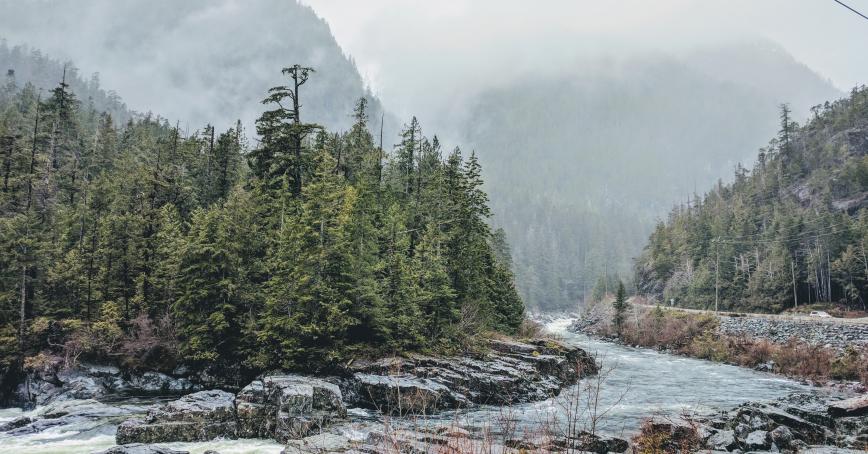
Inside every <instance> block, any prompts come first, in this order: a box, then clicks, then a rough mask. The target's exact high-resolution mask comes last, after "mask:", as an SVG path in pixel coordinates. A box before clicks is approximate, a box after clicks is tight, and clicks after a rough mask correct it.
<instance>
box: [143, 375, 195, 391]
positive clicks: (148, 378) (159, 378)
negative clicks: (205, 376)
mask: <svg viewBox="0 0 868 454" xmlns="http://www.w3.org/2000/svg"><path fill="white" fill-rule="evenodd" d="M128 387H129V388H130V389H133V390H136V391H140V392H145V393H153V394H156V393H181V392H185V391H190V390H193V389H196V386H195V385H194V384H193V383H192V382H190V380H189V379H186V378H174V377H170V376H168V375H166V374H162V373H160V372H150V371H149V372H144V373H142V374H141V375H134V376H132V377H130V380H129V384H128Z"/></svg>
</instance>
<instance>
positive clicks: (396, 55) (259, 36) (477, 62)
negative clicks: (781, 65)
mask: <svg viewBox="0 0 868 454" xmlns="http://www.w3.org/2000/svg"><path fill="white" fill-rule="evenodd" d="M853 2H854V6H856V7H859V6H862V7H863V9H868V2H865V1H864V0H853ZM293 3H294V2H293V1H292V0H285V1H261V0H260V1H252V2H244V1H240V0H213V1H185V2H172V1H147V2H144V1H125V2H115V1H109V0H89V1H71V0H67V1H53V0H31V1H26V2H22V1H18V0H0V8H2V11H3V14H2V15H0V36H2V37H4V38H6V39H7V40H8V41H9V44H10V45H15V44H29V45H30V46H33V47H36V48H38V49H41V50H43V51H44V52H47V53H49V54H50V55H53V56H55V57H58V58H62V59H71V60H73V61H74V62H75V64H76V65H77V66H78V67H79V68H80V69H81V72H82V73H83V74H90V73H92V72H99V73H100V75H101V77H102V81H103V85H104V86H106V87H108V88H110V89H113V90H115V91H117V92H118V93H119V94H121V96H122V97H123V99H124V100H125V101H127V103H128V104H129V105H130V106H131V107H132V108H134V109H136V110H140V111H147V110H153V111H155V112H159V113H160V114H162V115H164V116H166V117H169V118H172V119H180V120H182V121H188V122H192V123H194V124H198V123H201V122H203V121H218V122H219V121H221V120H223V118H221V115H223V112H221V110H225V109H226V108H228V107H229V106H232V105H237V104H246V105H247V106H248V107H246V109H245V110H246V111H245V112H243V116H244V117H245V119H247V120H250V119H252V118H253V116H254V115H255V110H256V109H257V108H258V106H257V104H256V103H255V101H258V100H253V101H254V102H250V103H248V102H247V100H246V99H237V97H238V94H239V92H241V93H247V92H246V91H245V90H243V89H240V90H236V89H235V88H239V87H242V86H244V85H245V84H251V83H256V82H258V81H263V80H269V81H273V80H278V78H277V77H276V76H275V75H274V74H275V70H276V69H278V68H280V67H281V66H283V65H286V64H289V63H294V62H292V61H288V60H290V59H291V58H292V57H293V55H292V54H291V53H287V52H284V53H282V54H281V53H280V52H263V51H262V49H279V48H280V47H281V46H286V45H288V43H286V42H281V40H283V41H285V40H286V38H287V37H288V36H299V35H291V34H287V33H290V32H287V31H286V30H285V29H291V28H293V27H294V23H293V19H294V17H295V16H296V14H294V13H293V10H294V9H295V8H292V7H293V6H294V5H293ZM304 3H306V4H308V5H310V6H312V7H313V8H314V10H315V12H316V14H317V15H319V16H320V17H322V18H324V19H325V20H326V21H327V22H328V24H329V26H330V27H331V31H332V33H333V34H334V35H335V37H336V39H337V43H338V44H339V45H340V46H341V47H342V48H343V50H344V51H345V52H346V53H347V54H348V55H350V56H352V58H353V59H354V60H355V62H356V63H357V65H358V66H359V69H360V73H361V75H362V77H363V78H364V81H365V82H366V83H367V84H368V85H369V86H370V87H371V88H372V89H373V90H374V92H375V93H376V94H377V95H379V96H380V98H381V99H382V100H383V101H384V102H385V105H386V106H387V108H388V109H390V110H391V111H392V112H394V113H396V114H398V115H399V116H400V117H401V118H407V117H409V116H410V115H413V114H415V115H418V116H419V117H420V118H421V119H422V120H423V124H424V125H427V129H428V130H429V131H434V130H438V131H441V132H446V131H444V130H446V129H449V128H450V125H449V124H448V122H444V121H443V119H448V118H451V117H452V116H453V115H454V114H455V113H456V111H458V113H460V111H461V109H462V102H461V101H462V99H463V98H465V97H467V96H469V95H471V94H473V93H475V92H476V91H479V90H480V89H482V88H492V86H496V85H499V84H507V83H509V82H510V81H511V80H514V79H515V78H516V76H521V75H524V74H528V73H557V72H559V71H561V70H563V68H565V67H573V66H575V64H576V62H577V61H581V60H582V59H583V58H585V57H587V56H588V55H591V56H606V57H610V58H616V57H617V58H620V59H623V58H625V57H626V56H627V55H629V54H631V53H647V52H663V53H668V54H678V53H683V52H688V51H690V50H691V49H694V48H697V47H702V46H706V45H709V44H714V43H720V42H726V41H729V40H733V39H744V38H745V37H764V38H767V39H770V40H772V41H774V42H777V43H779V44H780V45H782V46H783V48H784V49H786V50H787V51H788V52H790V53H791V54H792V55H794V56H795V58H796V59H797V60H799V61H801V62H803V63H805V64H806V65H807V66H809V67H810V68H812V69H813V70H815V71H817V72H818V73H819V74H820V75H822V76H823V77H827V78H829V79H831V80H832V82H833V83H834V84H835V85H836V86H837V87H838V88H840V89H843V90H846V89H848V88H850V87H852V86H854V85H856V84H857V83H862V82H864V79H863V75H864V74H866V73H868V53H866V52H864V43H865V42H868V26H866V21H865V20H863V19H861V18H859V17H858V16H856V15H854V14H852V13H851V12H849V11H847V10H845V9H844V8H842V7H840V6H839V5H837V4H835V3H834V2H831V1H816V0H799V1H787V0H764V1H761V2H758V1H754V0H734V1H731V0H710V1H688V0H660V1H654V2H647V1H644V0H621V1H617V2H596V1H574V0H551V1H546V2H541V3H540V4H533V6H531V3H528V2H525V1H517V0H507V1H503V0H473V1H470V0H466V1H459V0H450V1H444V2H430V1H424V0H411V1H405V0H374V1H365V2H356V1H348V0H304ZM540 5H542V6H540ZM281 29H283V30H281ZM289 44H290V45H291V43H289ZM241 52H250V53H251V54H252V55H251V56H250V57H249V58H245V59H244V60H241V61H239V60H237V59H233V58H232V56H233V55H237V54H239V53H241ZM284 57H285V58H284ZM239 63H241V64H240V65H239ZM313 63H316V62H311V64H313ZM230 64H233V65H234V67H230V66H229V65H230ZM203 68H209V70H211V71H209V73H208V74H207V77H203V76H202V74H201V73H200V72H201V71H202V69H203ZM212 69H213V70H212ZM232 115H237V114H236V113H233V114H232ZM232 120H233V119H231V118H230V119H228V121H232Z"/></svg>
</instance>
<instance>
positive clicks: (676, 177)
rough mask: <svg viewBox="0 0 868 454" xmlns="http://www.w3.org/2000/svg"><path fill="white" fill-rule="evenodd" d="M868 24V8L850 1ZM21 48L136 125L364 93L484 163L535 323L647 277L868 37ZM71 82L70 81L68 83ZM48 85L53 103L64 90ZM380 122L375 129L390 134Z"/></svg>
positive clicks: (263, 27)
mask: <svg viewBox="0 0 868 454" xmlns="http://www.w3.org/2000/svg"><path fill="white" fill-rule="evenodd" d="M850 2H851V3H852V4H853V6H854V7H856V8H857V9H861V10H863V11H868V0H850ZM0 10H2V12H3V14H2V15H0V37H2V38H5V39H6V40H7V41H8V44H9V45H10V46H14V45H18V44H26V45H29V46H32V47H33V48H36V49H40V50H42V51H43V52H45V53H47V54H49V55H51V56H53V57H56V58H60V59H69V60H71V61H73V62H74V64H75V65H76V66H77V67H78V68H79V69H80V71H79V73H80V74H84V75H87V74H90V73H92V72H99V73H100V76H101V81H102V85H103V86H104V87H105V88H107V89H111V90H115V91H116V92H117V93H118V94H119V95H120V96H121V98H122V99H123V100H124V101H125V102H126V104H127V105H128V106H130V107H131V108H132V109H134V110H137V111H142V112H145V111H153V112H155V113H157V114H159V115H162V116H163V117H165V118H168V119H169V120H170V121H175V120H178V121H181V122H182V124H186V125H188V127H189V128H191V129H195V128H197V127H201V126H202V125H204V124H205V123H206V122H212V123H216V124H217V125H218V126H221V127H225V126H228V125H230V124H232V123H233V122H234V121H235V119H236V118H241V119H242V121H243V122H244V123H245V124H247V125H248V127H250V126H252V124H253V120H254V119H255V118H256V116H257V115H258V114H259V112H261V110H262V106H261V105H260V103H259V100H260V99H261V98H262V96H263V95H264V93H265V90H266V89H267V88H268V87H270V86H272V85H274V84H277V83H279V82H280V80H281V78H280V74H279V69H280V68H281V67H283V66H287V65H290V64H294V63H301V64H305V65H311V66H314V67H316V68H317V73H316V74H315V76H314V77H313V78H312V79H311V81H310V82H309V84H308V85H306V86H305V89H304V91H303V95H302V96H303V100H302V104H303V112H304V113H303V115H304V116H305V118H306V119H311V120H313V121H317V122H320V123H323V124H325V125H326V126H329V127H331V128H337V129H345V128H347V126H348V124H349V113H350V111H351V109H352V105H353V102H354V101H355V99H357V98H358V97H359V96H368V97H369V98H370V100H371V106H372V109H373V112H372V115H371V118H372V119H377V118H379V117H380V115H379V113H381V112H382V111H385V112H387V114H386V115H385V124H386V125H385V139H384V142H385V144H386V146H387V148H388V147H389V145H391V144H394V143H397V142H398V138H397V131H398V128H399V125H400V123H401V122H408V120H409V118H410V117H411V116H413V115H415V116H417V117H418V118H419V119H420V120H421V123H422V128H423V131H424V132H425V134H426V135H429V136H430V135H433V134H438V135H439V136H440V137H441V139H443V142H445V144H446V145H447V149H449V148H451V147H452V146H454V145H462V146H464V147H465V150H467V149H473V150H476V151H477V152H478V153H479V155H480V158H481V161H482V163H483V164H484V169H485V179H486V189H487V190H488V191H489V193H490V198H491V205H492V208H493V210H494V214H495V216H494V219H493V221H492V223H493V225H494V226H495V227H503V228H504V229H505V230H506V233H507V237H508V238H509V240H510V242H511V243H512V246H513V250H514V252H515V267H516V270H515V271H516V278H517V282H518V283H519V286H520V287H521V290H522V293H523V296H524V297H525V299H526V301H528V302H529V303H530V305H532V306H537V307H540V306H545V305H550V306H557V305H568V304H572V303H573V302H575V301H576V300H577V299H581V298H583V297H584V295H585V294H586V293H587V291H588V288H589V287H590V286H592V285H593V282H594V281H595V280H596V279H598V278H599V276H600V275H601V274H604V273H616V274H618V275H621V276H628V275H629V274H630V273H631V269H632V258H633V257H635V256H636V255H637V254H638V253H639V252H641V248H642V246H643V245H644V244H645V242H646V240H647V237H648V234H649V233H650V232H651V230H652V229H653V226H654V224H655V223H656V221H657V220H658V219H660V218H661V217H663V216H665V215H666V213H667V211H668V209H669V207H672V206H673V205H674V204H679V203H681V204H684V203H689V199H690V198H691V197H694V198H695V196H696V194H701V193H702V192H704V191H705V190H707V188H709V187H711V185H712V184H714V183H715V182H716V181H718V180H719V179H723V180H724V181H725V180H727V179H729V177H730V175H732V169H733V168H734V166H735V165H736V163H738V162H744V163H746V164H747V165H748V166H750V163H751V162H752V160H753V159H754V157H755V156H756V152H757V149H758V148H759V147H761V146H763V145H765V144H766V143H767V141H768V140H769V139H770V138H771V137H772V136H773V135H774V134H775V132H776V130H777V127H778V126H777V125H778V119H777V109H778V106H779V105H780V104H781V103H789V104H791V105H792V107H793V111H794V114H795V116H796V118H798V119H799V120H803V119H804V118H806V116H807V115H808V112H809V110H808V109H809V108H810V107H811V106H813V105H816V104H822V103H823V102H825V101H829V100H833V99H835V98H837V97H839V96H841V95H842V94H843V93H844V92H846V91H848V90H849V89H850V88H851V87H853V86H856V85H860V84H863V83H865V82H866V74H868V53H866V52H865V49H864V45H865V43H866V42H868V21H866V20H865V19H863V18H860V17H858V16H857V15H855V14H853V13H852V12H850V11H848V10H846V9H845V8H843V7H842V6H840V5H838V4H837V3H835V2H833V1H831V0H822V1H821V0H799V1H788V0H763V1H757V0H702V1H700V0H694V1H688V0H655V1H653V2H651V1H647V0H620V1H585V0H581V1H579V0H549V1H544V2H527V1H520V0H464V1H459V0H449V1H440V2H433V1H427V0H372V1H364V2H360V1H350V0H342V1H337V0H303V1H302V3H301V4H299V3H297V2H296V1H294V0H253V1H242V0H189V1H184V2H175V1H171V0H154V1H145V0H132V1H124V2H116V1H110V0H90V1H72V0H68V1H48V0H33V1H28V2H22V1H16V0H0ZM58 78H59V74H58ZM46 88H47V87H46ZM377 126H378V122H376V120H374V123H373V127H374V128H376V127H377Z"/></svg>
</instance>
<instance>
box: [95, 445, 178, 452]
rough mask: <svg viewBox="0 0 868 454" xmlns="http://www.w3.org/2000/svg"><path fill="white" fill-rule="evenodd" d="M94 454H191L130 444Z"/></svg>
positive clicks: (152, 446)
mask: <svg viewBox="0 0 868 454" xmlns="http://www.w3.org/2000/svg"><path fill="white" fill-rule="evenodd" d="M92 454H190V453H189V452H188V451H177V450H174V449H169V448H162V447H160V446H154V445H146V444H142V443H129V444H125V445H121V446H115V447H112V448H108V449H106V450H105V451H94V452H93V453H92Z"/></svg>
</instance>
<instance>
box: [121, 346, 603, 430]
mask: <svg viewBox="0 0 868 454" xmlns="http://www.w3.org/2000/svg"><path fill="white" fill-rule="evenodd" d="M596 371H597V365H596V363H595V362H594V360H593V358H591V356H590V355H588V354H587V353H586V352H584V351H583V350H581V349H578V348H575V347H569V346H566V345H563V344H560V343H558V342H554V341H550V340H537V341H532V342H529V343H520V342H513V341H492V351H491V352H490V353H487V354H482V355H479V356H478V357H472V358H471V357H449V358H435V357H430V356H421V355H412V356H408V357H403V358H389V359H383V360H379V361H373V362H360V363H359V364H357V365H355V366H353V367H352V370H351V371H350V372H351V374H350V375H348V376H346V377H330V378H324V379H320V378H313V377H305V376H299V375H268V376H264V377H262V378H260V379H258V380H255V381H254V382H252V383H251V384H249V385H248V386H246V387H245V388H244V389H242V390H241V391H240V392H239V393H238V394H237V395H233V394H231V393H228V392H225V391H219V390H211V391H200V392H197V393H193V394H190V395H187V396H184V397H182V398H181V399H178V400H176V401H173V402H170V403H168V404H166V405H163V406H161V407H155V408H152V409H150V410H149V411H148V413H147V416H146V417H145V418H136V419H130V420H127V421H125V422H123V423H122V424H121V425H120V426H119V427H118V431H117V442H118V444H125V443H160V442H173V441H204V440H210V439H212V438H215V437H226V438H249V437H262V438H274V439H276V440H278V441H281V442H286V441H288V440H293V439H300V438H303V437H306V436H310V435H312V434H314V433H315V432H318V431H319V430H320V429H321V428H322V427H324V426H326V425H327V424H329V423H331V422H333V421H335V420H340V419H343V418H345V417H346V407H347V406H367V407H370V408H375V409H380V410H382V411H387V412H401V413H423V412H425V413H431V412H435V411H437V410H441V409H445V408H458V407H465V406H469V405H473V404H504V403H515V402H528V401H535V400H542V399H546V398H548V397H552V396H555V395H557V394H559V393H560V390H561V389H562V388H563V387H565V386H569V385H572V384H574V383H576V382H577V381H578V380H579V379H580V378H581V377H582V376H583V375H586V374H591V373H596Z"/></svg>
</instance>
